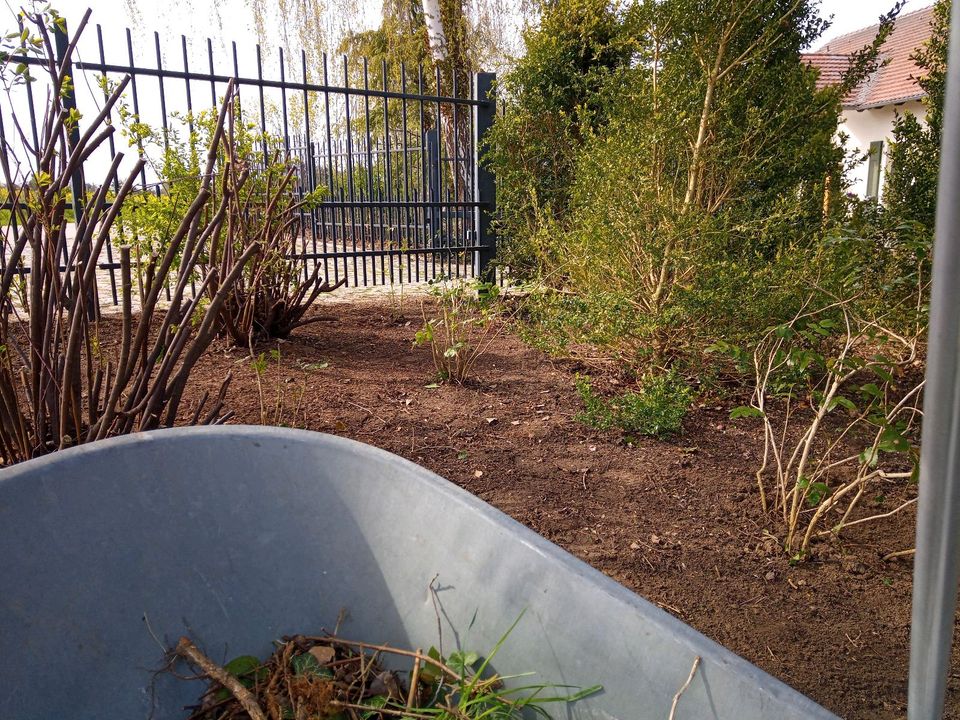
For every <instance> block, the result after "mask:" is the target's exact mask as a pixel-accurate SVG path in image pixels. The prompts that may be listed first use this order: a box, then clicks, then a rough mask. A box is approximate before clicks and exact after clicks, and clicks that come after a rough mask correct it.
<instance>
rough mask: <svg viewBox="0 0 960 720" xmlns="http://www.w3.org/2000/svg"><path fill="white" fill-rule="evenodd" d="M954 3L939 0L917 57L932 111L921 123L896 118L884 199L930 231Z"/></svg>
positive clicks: (912, 118)
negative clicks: (928, 33)
mask: <svg viewBox="0 0 960 720" xmlns="http://www.w3.org/2000/svg"><path fill="white" fill-rule="evenodd" d="M951 5H952V3H951V0H938V2H937V3H936V5H935V6H934V15H933V25H932V33H931V37H930V39H929V41H928V42H927V43H926V44H925V45H924V46H923V48H921V49H920V50H919V51H918V52H917V53H916V55H915V56H914V60H915V61H916V63H917V66H918V67H919V68H920V70H921V72H920V73H918V76H919V77H918V80H917V82H918V83H919V85H920V87H921V88H922V89H923V90H924V92H925V93H926V94H927V95H926V97H925V98H924V100H923V104H924V105H925V107H926V110H927V116H926V120H925V122H920V121H919V120H918V119H917V117H916V116H915V115H914V114H913V113H910V112H907V113H904V114H903V115H901V116H900V117H899V118H898V119H897V122H896V124H895V126H894V133H893V136H894V142H893V146H892V148H891V151H890V160H889V168H890V170H889V172H888V174H887V179H886V185H885V187H884V203H885V204H886V206H887V207H888V208H889V210H890V212H891V213H893V215H894V216H895V217H897V218H900V219H903V220H906V221H913V222H916V223H919V224H921V225H922V226H923V227H925V228H928V229H929V230H930V231H932V229H933V223H934V217H935V214H936V204H937V175H938V173H939V169H940V142H941V137H942V133H943V103H944V95H945V90H946V73H947V49H948V47H947V46H948V42H949V35H950V8H951Z"/></svg>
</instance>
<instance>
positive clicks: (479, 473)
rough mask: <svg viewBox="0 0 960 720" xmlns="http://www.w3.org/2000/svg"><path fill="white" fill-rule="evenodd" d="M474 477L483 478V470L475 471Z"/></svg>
mask: <svg viewBox="0 0 960 720" xmlns="http://www.w3.org/2000/svg"><path fill="white" fill-rule="evenodd" d="M473 476H474V477H476V478H478V477H483V470H474V471H473Z"/></svg>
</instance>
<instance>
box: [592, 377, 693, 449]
mask: <svg viewBox="0 0 960 720" xmlns="http://www.w3.org/2000/svg"><path fill="white" fill-rule="evenodd" d="M575 382H576V387H577V392H578V393H579V395H580V399H581V400H582V401H583V407H584V409H583V412H581V413H579V414H578V415H577V416H576V419H577V420H579V421H580V422H583V423H585V424H587V425H589V426H590V427H593V428H596V429H597V430H609V429H611V428H617V429H619V430H622V431H623V432H624V433H627V434H632V433H640V434H642V435H649V436H651V437H658V438H664V437H669V436H670V435H674V434H676V433H677V432H679V431H680V429H681V427H682V423H683V418H684V416H685V415H686V414H687V410H688V409H689V407H690V401H691V400H692V399H693V391H692V390H691V389H690V386H689V385H687V384H686V383H685V382H684V381H683V379H682V378H680V377H679V376H678V375H677V374H676V373H675V372H673V371H671V372H668V373H665V374H661V375H653V376H649V377H647V378H646V379H645V380H644V381H643V382H642V384H641V389H640V392H633V391H628V392H625V393H623V394H622V395H619V396H617V397H614V398H611V399H607V398H604V397H602V396H600V395H598V394H597V393H596V392H595V391H594V389H593V385H592V383H591V381H590V378H589V377H587V376H582V375H578V376H577V378H576V380H575Z"/></svg>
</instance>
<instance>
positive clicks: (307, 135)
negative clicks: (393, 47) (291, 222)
mask: <svg viewBox="0 0 960 720" xmlns="http://www.w3.org/2000/svg"><path fill="white" fill-rule="evenodd" d="M300 71H301V73H303V84H304V86H306V85H307V82H308V78H309V76H308V74H307V52H306V50H301V51H300ZM303 139H304V145H305V147H304V153H305V155H306V165H307V172H306V176H307V177H306V182H307V188H308V190H309V192H310V193H313V192H314V191H315V190H316V189H317V175H316V168H315V167H314V159H313V158H314V155H313V140H312V138H311V131H310V93H309V92H308V91H307V89H306V87H304V89H303ZM302 172H303V171H302V170H301V173H302ZM301 181H302V178H301ZM308 215H309V218H310V240H311V246H312V247H313V256H314V257H313V267H314V269H316V267H317V263H319V262H320V260H319V258H317V256H316V255H317V210H316V207H315V205H314V204H313V203H311V206H310V207H309V208H308ZM300 231H301V232H303V228H301V229H300ZM303 252H304V254H306V252H307V237H306V233H304V237H303ZM303 269H304V273H306V270H307V263H306V260H304V263H303ZM328 269H329V267H328V265H327V259H326V258H324V259H323V277H324V279H326V278H327V275H328Z"/></svg>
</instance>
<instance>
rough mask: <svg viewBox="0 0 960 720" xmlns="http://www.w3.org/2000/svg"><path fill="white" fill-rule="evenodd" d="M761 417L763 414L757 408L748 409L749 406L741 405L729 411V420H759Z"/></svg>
mask: <svg viewBox="0 0 960 720" xmlns="http://www.w3.org/2000/svg"><path fill="white" fill-rule="evenodd" d="M759 417H763V412H762V411H761V410H760V409H759V408H755V407H750V406H749V405H741V406H740V407H735V408H734V409H733V410H731V411H730V419H731V420H739V419H740V418H759Z"/></svg>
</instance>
